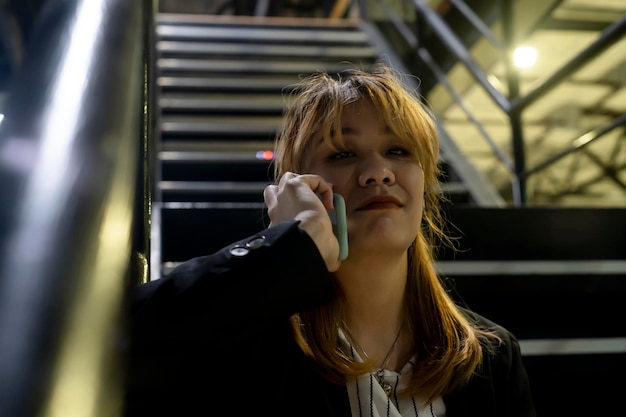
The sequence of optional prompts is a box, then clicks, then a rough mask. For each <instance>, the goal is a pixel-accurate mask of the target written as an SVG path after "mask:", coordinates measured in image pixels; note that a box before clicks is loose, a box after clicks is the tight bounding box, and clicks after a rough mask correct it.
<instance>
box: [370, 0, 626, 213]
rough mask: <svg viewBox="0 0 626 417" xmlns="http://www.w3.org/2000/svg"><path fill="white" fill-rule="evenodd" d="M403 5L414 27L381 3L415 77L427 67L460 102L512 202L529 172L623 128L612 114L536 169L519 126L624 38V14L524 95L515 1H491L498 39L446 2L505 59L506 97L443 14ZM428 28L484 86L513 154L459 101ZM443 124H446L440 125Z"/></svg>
mask: <svg viewBox="0 0 626 417" xmlns="http://www.w3.org/2000/svg"><path fill="white" fill-rule="evenodd" d="M401 3H402V6H401V7H410V6H412V7H413V8H414V13H415V15H416V16H417V18H416V22H417V25H416V27H411V26H409V25H408V24H407V23H406V22H405V19H403V18H401V17H399V16H398V14H397V13H395V11H394V8H393V7H392V6H391V5H390V3H389V2H388V1H385V2H381V8H380V9H381V11H382V12H384V13H385V14H386V15H387V18H388V21H389V23H391V25H392V26H393V27H394V28H395V30H396V31H397V33H398V34H399V35H400V36H401V37H402V38H403V39H404V41H405V42H406V44H407V45H408V47H409V48H410V49H411V50H412V53H413V55H414V58H416V60H417V62H419V64H418V65H416V68H418V70H417V73H416V74H415V75H416V76H418V77H422V76H423V75H425V74H424V70H422V69H421V68H424V69H426V70H427V71H429V72H430V74H432V75H433V76H434V78H435V80H436V81H437V82H438V83H439V84H440V85H442V86H443V87H444V88H445V90H446V91H447V92H448V94H449V95H450V97H451V98H452V100H453V102H454V103H455V104H456V105H458V106H459V108H460V109H461V110H462V112H463V113H464V114H465V115H466V116H467V118H468V120H469V121H470V122H471V123H472V124H473V125H474V126H475V127H476V128H477V131H478V132H479V133H480V134H481V136H482V139H484V140H485V141H486V142H487V143H488V146H489V148H490V149H491V150H492V152H493V154H494V155H495V157H496V158H497V159H498V160H499V161H500V162H501V163H502V165H503V166H504V167H505V168H506V170H507V171H508V173H509V174H510V175H511V177H512V178H513V179H512V200H513V201H512V202H513V205H515V206H524V205H526V204H527V203H528V197H527V181H528V179H529V177H530V176H532V175H535V174H537V173H539V172H541V171H543V170H544V169H546V168H548V167H549V166H551V165H553V164H554V163H556V162H558V161H560V160H562V159H563V158H564V157H565V156H568V155H570V154H572V153H574V152H578V151H582V150H583V149H584V148H585V147H586V146H587V145H588V144H589V143H591V142H593V141H595V140H597V139H600V138H601V137H603V136H605V135H606V134H607V133H609V132H611V131H613V130H614V129H616V128H619V127H622V126H626V119H625V118H624V116H621V117H616V118H615V119H613V120H612V121H610V122H608V123H607V124H606V126H599V127H598V128H597V129H594V130H592V131H590V132H588V133H586V134H584V135H581V136H580V137H577V138H572V141H571V146H570V147H569V148H568V149H565V150H563V151H562V152H560V153H558V154H557V155H554V156H551V157H548V158H546V159H545V160H544V161H543V162H541V163H538V164H536V165H535V166H534V167H531V168H528V167H526V157H525V150H524V149H525V140H524V132H523V126H522V114H523V112H524V110H525V109H527V108H528V107H529V106H530V105H531V104H532V103H534V102H536V101H537V100H538V99H540V98H542V97H544V96H546V95H547V94H548V93H549V92H551V91H553V90H554V88H555V87H557V86H558V85H560V83H561V82H562V81H564V80H565V79H566V78H567V77H568V76H570V75H572V74H573V73H574V72H575V71H577V70H579V69H580V68H582V66H583V65H585V64H587V63H588V62H590V61H591V60H593V59H594V58H596V57H598V56H599V55H600V54H601V53H602V52H604V51H605V50H607V49H608V48H609V47H610V46H612V45H614V44H615V43H617V42H618V41H619V40H620V39H622V38H623V37H624V36H625V34H626V16H624V17H623V18H622V19H620V20H617V21H615V22H614V23H613V24H611V25H609V26H608V27H606V28H605V29H604V30H603V31H602V32H601V33H600V34H599V36H598V38H597V39H596V40H595V41H594V42H592V43H591V44H590V45H589V46H588V47H586V48H585V49H584V50H582V51H581V52H579V53H578V54H577V55H576V56H574V57H573V58H571V59H570V60H569V61H568V62H566V63H565V64H564V65H563V66H562V67H561V68H560V69H558V70H557V71H555V72H554V73H553V74H552V75H551V76H550V77H548V78H547V79H545V80H543V82H542V83H541V84H540V85H538V86H536V87H535V88H533V89H532V90H531V91H529V92H527V93H525V94H521V93H520V88H519V77H518V74H517V72H516V70H515V68H514V66H513V65H512V50H513V47H514V46H515V42H516V41H517V39H516V37H515V31H516V28H515V25H514V22H513V19H512V15H513V10H512V3H513V2H511V1H510V0H496V1H493V6H492V7H494V8H495V9H497V11H498V18H499V19H500V21H501V27H502V31H503V34H502V36H501V37H502V39H499V38H498V37H497V36H496V35H495V34H494V33H493V32H492V31H491V30H490V29H489V26H488V24H487V23H486V22H485V21H484V20H483V19H481V17H480V16H478V15H477V14H476V13H475V12H473V11H472V9H471V8H470V7H468V6H467V4H466V3H465V2H464V1H463V0H451V1H450V2H449V6H450V7H454V8H456V11H458V12H459V13H460V14H461V15H462V16H463V17H464V18H465V19H466V21H467V22H469V24H470V25H471V26H472V27H473V29H474V30H475V31H476V32H477V33H478V34H480V35H482V37H484V38H485V39H486V40H487V41H488V42H489V43H490V44H491V45H492V46H493V47H494V48H495V50H496V51H497V53H498V54H499V55H500V60H501V62H503V63H504V65H505V68H506V82H507V91H508V95H504V94H503V93H501V92H500V91H499V90H498V89H496V88H495V87H494V86H493V85H492V83H491V82H490V81H489V79H488V76H487V74H486V72H485V71H484V70H483V69H482V68H481V66H480V64H479V63H478V62H477V61H476V60H475V59H473V58H472V55H471V54H470V50H469V48H468V46H467V45H465V44H464V43H463V42H462V41H461V40H460V39H459V38H458V36H457V35H455V33H454V31H453V30H452V29H451V28H450V27H449V26H448V25H447V23H446V22H445V21H444V20H443V18H442V17H441V16H440V15H439V14H438V13H437V12H436V11H435V10H433V8H432V6H430V5H429V4H428V3H427V2H426V1H424V0H411V1H408V2H401ZM395 6H396V7H397V3H395ZM361 7H362V6H361ZM426 29H428V30H429V31H431V32H432V33H434V34H435V35H436V36H437V37H438V38H439V39H440V40H441V42H442V43H443V45H444V46H445V47H446V48H447V49H448V51H449V52H450V54H451V55H452V56H453V57H454V58H455V59H456V62H458V63H460V64H461V65H463V67H464V68H465V69H466V70H467V71H468V72H469V74H471V76H472V78H473V80H474V81H475V82H476V83H477V85H478V86H480V87H481V88H482V90H483V91H484V92H485V93H486V94H487V95H488V96H489V97H490V98H491V99H492V100H493V102H494V103H495V104H496V106H497V107H498V108H499V109H500V110H501V111H502V112H503V113H504V115H505V116H506V117H507V118H508V120H509V129H510V132H511V149H512V152H511V154H512V157H509V156H508V155H507V153H506V151H505V150H503V149H502V148H501V147H500V146H498V144H497V143H496V142H495V141H494V140H493V139H492V138H491V137H490V135H489V134H488V133H487V130H486V129H484V127H483V126H482V123H481V122H480V120H478V119H477V118H476V117H475V116H474V115H473V114H472V112H471V111H470V109H469V108H468V106H466V105H465V104H464V103H463V100H462V95H461V94H460V93H459V92H458V91H457V90H455V89H454V87H453V86H452V83H451V82H450V81H449V79H448V77H447V76H446V72H447V71H446V70H445V69H443V68H442V67H441V66H440V65H439V64H438V63H437V62H436V60H435V59H434V58H433V57H432V55H431V53H430V52H429V50H428V49H427V48H426V47H425V46H424V44H423V39H424V38H425V36H424V33H425V31H426ZM430 74H429V75H430ZM442 128H444V127H443V126H442ZM598 163H600V162H598ZM600 164H601V163H600ZM603 171H611V169H604V170H603ZM611 178H612V179H613V180H614V181H615V182H617V183H618V185H619V186H620V187H621V188H624V189H626V184H624V183H623V181H620V180H619V178H618V177H617V176H616V175H613V176H612V177H611Z"/></svg>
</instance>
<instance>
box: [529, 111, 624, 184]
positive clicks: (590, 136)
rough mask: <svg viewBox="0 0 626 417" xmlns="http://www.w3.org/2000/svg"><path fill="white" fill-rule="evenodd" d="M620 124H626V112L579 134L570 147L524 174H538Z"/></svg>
mask: <svg viewBox="0 0 626 417" xmlns="http://www.w3.org/2000/svg"><path fill="white" fill-rule="evenodd" d="M620 126H626V114H623V115H622V116H620V117H618V118H616V119H614V120H613V121H612V122H611V123H609V124H607V125H605V126H601V127H599V128H597V129H594V130H592V131H590V132H587V133H585V134H584V135H581V136H579V137H578V138H576V139H574V140H573V141H572V146H570V147H569V148H567V149H565V150H563V151H561V152H559V153H557V154H555V155H553V156H551V157H550V158H548V159H546V160H545V161H543V162H541V163H540V164H537V165H536V166H534V167H533V168H532V169H528V170H526V171H525V172H523V173H522V175H523V176H524V177H525V178H528V177H530V176H531V175H533V174H536V173H537V172H539V171H542V170H544V169H545V168H546V167H548V166H550V165H552V164H554V163H555V162H557V161H559V160H560V159H562V158H564V157H565V156H567V155H569V154H571V153H573V152H576V151H579V150H580V149H582V148H584V147H585V146H587V145H589V144H591V143H593V142H595V141H596V140H598V139H600V138H601V137H603V136H604V135H606V134H607V133H609V132H611V131H612V130H613V129H616V128H618V127H620Z"/></svg>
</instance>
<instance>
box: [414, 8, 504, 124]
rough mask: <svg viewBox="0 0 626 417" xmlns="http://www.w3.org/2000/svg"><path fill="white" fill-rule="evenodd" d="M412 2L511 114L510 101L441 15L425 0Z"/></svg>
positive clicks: (492, 97)
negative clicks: (493, 83)
mask: <svg viewBox="0 0 626 417" xmlns="http://www.w3.org/2000/svg"><path fill="white" fill-rule="evenodd" d="M411 1H412V2H413V4H414V5H415V7H416V8H417V9H418V10H419V12H420V13H421V14H422V17H423V18H424V19H425V20H426V22H427V23H428V25H430V26H431V27H432V28H433V29H434V32H435V33H436V34H437V35H438V36H439V38H440V39H441V40H442V41H443V42H444V44H445V45H446V46H447V47H448V49H449V50H450V52H452V54H453V55H454V56H455V57H456V58H457V59H458V60H459V61H461V62H462V63H463V64H464V66H465V67H466V68H467V70H468V71H469V73H470V74H471V75H472V76H473V77H474V79H475V80H476V81H477V82H478V83H479V84H480V85H481V86H482V88H483V89H484V90H485V92H486V93H487V95H488V96H489V97H490V98H491V99H492V100H493V101H494V102H495V104H496V105H497V106H498V107H499V108H500V109H502V110H503V111H504V112H505V113H506V114H509V113H510V111H511V104H510V103H509V100H508V99H507V98H506V97H505V96H504V95H503V94H501V93H500V92H499V91H498V90H497V89H496V88H495V87H494V86H493V85H492V84H491V83H490V82H489V80H488V79H487V77H486V76H485V73H484V71H482V70H481V69H480V66H479V65H478V64H477V63H476V62H475V61H474V59H473V58H472V57H471V55H470V54H469V51H468V49H467V48H466V47H465V46H464V45H463V43H462V42H461V41H460V40H459V39H458V38H457V37H456V36H455V35H454V33H453V32H452V31H451V30H450V29H449V28H448V26H447V25H446V23H445V22H444V21H443V20H442V19H441V17H439V15H437V13H436V12H435V11H433V10H432V8H431V7H430V6H429V5H428V4H427V3H426V2H425V1H424V0H411Z"/></svg>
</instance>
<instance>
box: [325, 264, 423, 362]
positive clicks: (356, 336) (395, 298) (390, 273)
mask: <svg viewBox="0 0 626 417" xmlns="http://www.w3.org/2000/svg"><path fill="white" fill-rule="evenodd" d="M406 278H407V261H406V257H402V258H398V259H396V260H395V262H391V261H389V258H388V257H386V258H385V262H380V260H379V261H377V260H374V259H369V260H368V261H364V260H358V261H357V262H346V264H345V265H342V267H341V269H340V270H339V272H338V273H336V279H337V281H338V282H339V285H340V286H341V288H342V291H343V294H344V297H345V309H344V311H345V317H344V323H343V325H344V327H347V329H344V330H347V332H348V333H349V337H350V338H351V339H353V340H351V341H350V342H351V343H353V344H356V345H357V346H356V347H357V348H359V349H360V350H361V351H362V352H363V353H365V354H366V355H367V356H368V357H369V358H374V357H375V358H377V361H376V363H377V366H382V365H383V361H385V362H386V363H385V364H384V365H385V366H388V365H389V368H390V369H395V368H396V367H397V366H401V365H403V364H399V365H398V364H397V363H396V362H398V360H400V361H402V357H403V356H405V355H404V353H406V351H407V349H406V346H407V344H410V343H411V337H410V335H409V333H410V329H409V328H408V326H406V318H405V314H404V312H405V307H404V292H405V288H406ZM403 352H404V353H403ZM385 358H386V359H385Z"/></svg>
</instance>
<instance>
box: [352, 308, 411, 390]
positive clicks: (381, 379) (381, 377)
mask: <svg viewBox="0 0 626 417" xmlns="http://www.w3.org/2000/svg"><path fill="white" fill-rule="evenodd" d="M342 323H343V327H344V329H345V332H346V334H347V336H348V339H350V342H351V343H352V344H353V345H354V346H356V347H357V348H358V350H359V352H361V353H362V354H363V356H365V358H366V359H369V356H368V355H367V352H365V350H364V349H363V348H362V347H361V346H360V345H359V344H358V343H357V341H356V339H355V338H354V337H353V336H352V333H351V332H350V328H349V327H348V325H347V324H346V322H345V321H344V320H342ZM403 328H404V324H402V325H401V326H400V328H399V329H398V334H396V338H395V339H394V340H393V343H392V344H391V347H390V348H389V350H387V354H386V355H385V357H384V358H383V361H382V362H381V364H380V367H379V368H378V369H376V370H375V371H374V372H372V374H373V375H374V378H376V380H377V381H378V383H379V384H380V386H381V387H382V389H383V391H385V394H387V396H389V395H390V394H391V391H392V386H391V384H389V383H388V382H387V381H385V368H386V367H387V362H388V361H389V358H390V357H391V352H393V351H394V350H395V348H396V346H397V345H398V341H399V340H400V335H401V334H402V329H403Z"/></svg>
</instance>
